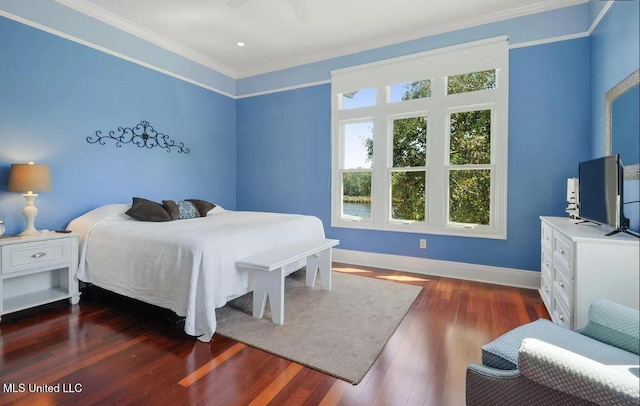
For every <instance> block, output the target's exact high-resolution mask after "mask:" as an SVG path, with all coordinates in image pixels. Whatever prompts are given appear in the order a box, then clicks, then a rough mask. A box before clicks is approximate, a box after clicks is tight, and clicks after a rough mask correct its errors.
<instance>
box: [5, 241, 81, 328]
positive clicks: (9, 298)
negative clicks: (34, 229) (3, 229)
mask: <svg viewBox="0 0 640 406" xmlns="http://www.w3.org/2000/svg"><path fill="white" fill-rule="evenodd" d="M77 267H78V234H74V233H71V234H62V233H54V232H48V233H42V234H40V235H37V236H33V237H31V236H30V237H19V236H14V237H2V238H0V316H2V315H3V314H7V313H12V312H17V311H19V310H23V309H28V308H30V307H35V306H39V305H43V304H47V303H51V302H55V301H58V300H61V299H69V301H70V302H71V304H77V303H78V301H79V300H80V293H79V291H78V279H77V278H76V269H77Z"/></svg>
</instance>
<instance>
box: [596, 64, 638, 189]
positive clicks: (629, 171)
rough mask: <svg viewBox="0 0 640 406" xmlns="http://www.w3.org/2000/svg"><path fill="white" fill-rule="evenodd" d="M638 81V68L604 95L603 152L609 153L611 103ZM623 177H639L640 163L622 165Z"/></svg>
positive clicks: (610, 142) (610, 141)
mask: <svg viewBox="0 0 640 406" xmlns="http://www.w3.org/2000/svg"><path fill="white" fill-rule="evenodd" d="M639 83H640V69H638V70H636V71H635V72H633V73H632V74H631V75H629V76H627V77H626V78H624V79H623V80H622V81H620V83H618V84H617V85H615V86H614V87H612V88H611V89H609V91H608V92H607V93H605V95H604V154H605V155H611V144H612V142H613V140H612V139H611V136H612V134H611V105H612V104H613V101H614V100H615V99H617V98H618V97H620V96H622V95H623V94H624V93H625V92H627V91H628V90H629V89H631V88H632V87H634V86H637V85H638V84H639ZM624 178H625V179H640V164H634V165H627V166H625V167H624Z"/></svg>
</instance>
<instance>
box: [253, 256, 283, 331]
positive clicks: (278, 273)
mask: <svg viewBox="0 0 640 406" xmlns="http://www.w3.org/2000/svg"><path fill="white" fill-rule="evenodd" d="M253 284H254V287H253V317H256V318H258V319H261V318H262V317H263V316H264V307H265V305H266V303H267V296H269V307H270V308H271V320H272V321H273V322H274V323H275V324H282V323H284V268H280V269H276V270H274V271H271V272H262V271H254V276H253Z"/></svg>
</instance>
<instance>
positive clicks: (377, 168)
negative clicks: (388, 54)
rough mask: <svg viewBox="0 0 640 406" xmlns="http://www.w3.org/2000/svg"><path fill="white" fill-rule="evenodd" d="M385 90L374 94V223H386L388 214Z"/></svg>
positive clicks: (372, 207) (372, 212)
mask: <svg viewBox="0 0 640 406" xmlns="http://www.w3.org/2000/svg"><path fill="white" fill-rule="evenodd" d="M387 91H388V90H387V88H386V87H379V88H378V91H377V93H376V106H375V109H376V115H375V118H374V121H373V122H374V136H373V169H372V181H371V182H372V185H371V196H372V198H371V200H372V205H371V219H372V221H373V222H375V223H386V222H387V220H388V217H389V216H388V215H387V213H388V212H389V204H388V201H389V200H390V197H389V193H390V190H389V187H387V184H388V176H389V175H388V173H387V172H388V171H387V166H388V162H389V158H388V153H387V151H388V150H389V141H388V139H389V136H388V134H389V131H390V130H389V128H388V126H389V124H388V120H387V114H388V107H387V106H388V103H387Z"/></svg>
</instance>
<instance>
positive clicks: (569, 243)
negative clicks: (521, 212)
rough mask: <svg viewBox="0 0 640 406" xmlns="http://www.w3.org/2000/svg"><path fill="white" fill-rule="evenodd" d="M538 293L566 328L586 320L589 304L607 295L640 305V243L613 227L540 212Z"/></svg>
mask: <svg viewBox="0 0 640 406" xmlns="http://www.w3.org/2000/svg"><path fill="white" fill-rule="evenodd" d="M540 220H541V221H542V224H541V246H542V247H541V265H540V268H541V286H540V295H541V296H542V300H543V301H544V304H545V306H546V307H547V310H548V311H549V314H550V315H551V319H552V320H553V321H554V322H555V323H558V324H561V325H563V326H565V327H567V328H570V329H573V330H575V329H579V328H582V327H584V326H585V325H586V323H587V320H588V312H589V305H590V304H591V302H593V301H594V300H597V299H609V300H612V301H614V302H617V303H621V304H624V305H627V306H630V307H633V308H635V309H638V308H639V306H640V303H639V302H640V294H639V291H640V277H639V275H640V243H639V240H638V238H636V237H633V236H631V235H628V234H622V233H618V234H615V235H613V236H609V237H606V236H605V234H606V233H607V232H609V231H611V227H606V226H599V225H596V224H593V223H580V224H576V221H575V220H570V219H568V218H565V217H540Z"/></svg>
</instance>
